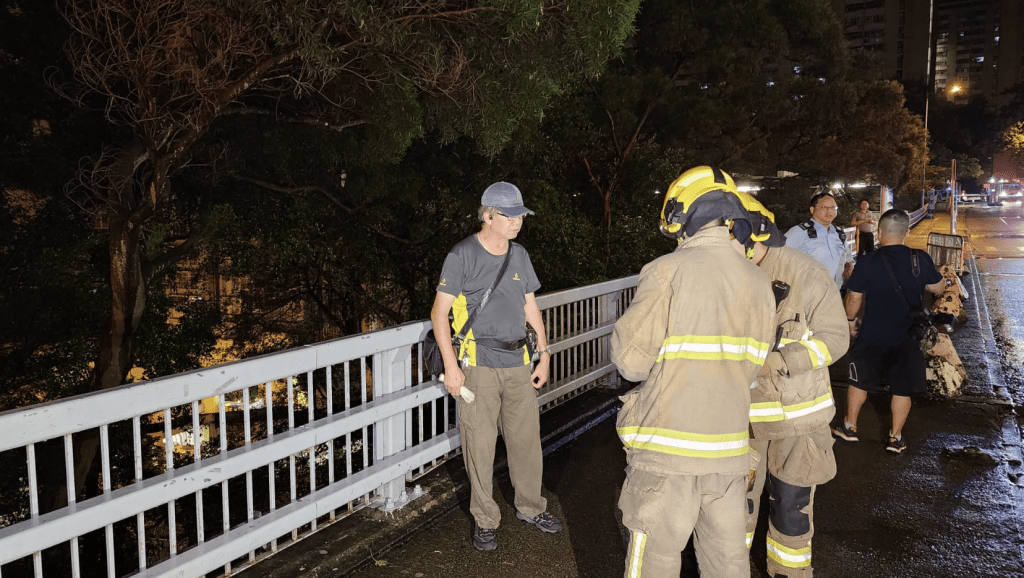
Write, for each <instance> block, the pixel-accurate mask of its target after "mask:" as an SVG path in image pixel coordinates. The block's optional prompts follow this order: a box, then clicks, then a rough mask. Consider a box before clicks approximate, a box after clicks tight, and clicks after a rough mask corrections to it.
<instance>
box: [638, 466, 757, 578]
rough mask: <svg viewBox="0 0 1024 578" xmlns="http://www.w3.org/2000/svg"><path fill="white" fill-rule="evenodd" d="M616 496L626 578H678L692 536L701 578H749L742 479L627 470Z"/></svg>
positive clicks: (744, 486) (743, 480)
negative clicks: (625, 542)
mask: <svg viewBox="0 0 1024 578" xmlns="http://www.w3.org/2000/svg"><path fill="white" fill-rule="evenodd" d="M626 472H627V473H626V482H625V484H623V486H622V495H621V496H620V497H619V509H620V510H622V524H623V525H624V526H626V528H627V529H628V530H629V532H630V540H629V547H628V548H627V550H626V572H625V576H626V578H679V571H680V566H681V565H682V558H681V552H682V551H683V548H685V547H686V542H687V540H689V538H690V534H693V545H694V548H695V549H696V551H697V562H698V563H699V564H700V573H701V576H703V577H704V578H749V576H750V560H749V555H748V553H747V548H746V546H745V543H744V538H743V528H744V516H743V500H744V496H745V493H746V477H745V476H741V475H724V474H705V475H701V476H665V475H661V474H655V473H652V472H647V471H643V470H635V469H633V468H627V469H626Z"/></svg>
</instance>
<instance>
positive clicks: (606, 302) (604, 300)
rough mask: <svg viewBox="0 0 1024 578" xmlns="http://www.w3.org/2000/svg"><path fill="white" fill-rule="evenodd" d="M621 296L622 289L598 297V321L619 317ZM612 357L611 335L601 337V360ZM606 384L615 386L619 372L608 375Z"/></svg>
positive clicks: (617, 384) (609, 359)
mask: <svg viewBox="0 0 1024 578" xmlns="http://www.w3.org/2000/svg"><path fill="white" fill-rule="evenodd" d="M621 298H622V291H616V292H614V293H605V294H604V295H601V296H600V297H598V315H599V316H600V318H599V322H600V323H601V324H602V325H604V324H605V323H615V321H616V320H618V318H619V299H621ZM611 358H612V336H611V335H606V336H604V337H602V338H601V360H600V361H601V362H602V363H603V362H605V361H611ZM607 379H608V386H609V387H612V388H617V387H618V386H619V372H618V371H614V372H612V373H611V374H609V375H608V378H607Z"/></svg>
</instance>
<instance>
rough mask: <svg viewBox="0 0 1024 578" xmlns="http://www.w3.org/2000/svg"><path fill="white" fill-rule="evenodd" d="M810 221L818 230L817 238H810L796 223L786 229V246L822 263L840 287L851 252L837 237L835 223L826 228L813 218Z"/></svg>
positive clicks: (850, 261) (851, 259) (851, 258)
mask: <svg viewBox="0 0 1024 578" xmlns="http://www.w3.org/2000/svg"><path fill="white" fill-rule="evenodd" d="M811 223H812V224H813V225H814V229H815V230H816V231H817V232H818V236H817V238H815V239H811V238H810V237H809V236H808V235H807V231H805V230H804V229H802V228H801V227H800V225H796V226H794V227H792V228H791V229H790V230H788V231H786V246H787V247H792V248H794V249H797V250H799V251H802V252H804V253H806V254H808V255H810V256H811V257H812V258H814V260H815V261H817V262H819V263H821V264H822V265H824V266H825V269H827V270H828V272H829V273H832V278H833V279H834V280H835V282H836V287H842V286H843V267H844V266H845V265H846V264H847V263H852V262H853V253H851V252H850V251H849V249H847V248H846V244H845V243H843V241H842V240H840V239H839V232H838V230H837V229H836V226H835V224H832V226H830V227H829V228H828V229H827V230H826V229H825V226H824V225H822V224H821V223H819V222H818V221H815V220H814V219H811Z"/></svg>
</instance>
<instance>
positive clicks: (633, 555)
mask: <svg viewBox="0 0 1024 578" xmlns="http://www.w3.org/2000/svg"><path fill="white" fill-rule="evenodd" d="M646 545H647V534H644V533H643V532H631V533H630V538H629V553H628V554H627V556H628V559H629V566H628V567H627V568H626V578H640V571H641V570H642V569H643V565H644V546H646Z"/></svg>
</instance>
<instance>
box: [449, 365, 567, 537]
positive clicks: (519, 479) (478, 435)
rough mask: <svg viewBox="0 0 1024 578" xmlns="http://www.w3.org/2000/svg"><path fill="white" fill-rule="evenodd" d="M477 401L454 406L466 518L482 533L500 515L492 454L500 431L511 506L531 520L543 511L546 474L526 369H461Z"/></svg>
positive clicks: (537, 414)
mask: <svg viewBox="0 0 1024 578" xmlns="http://www.w3.org/2000/svg"><path fill="white" fill-rule="evenodd" d="M463 371H464V372H465V374H466V382H465V384H464V385H463V386H462V387H467V388H469V389H470V390H471V391H472V392H473V393H474V394H475V395H476V399H474V400H473V402H472V403H466V402H465V401H463V400H462V399H461V398H460V399H459V402H458V411H459V433H461V434H462V457H463V461H464V462H465V464H466V472H467V473H468V474H469V485H470V491H471V494H470V500H469V512H470V513H471V514H472V515H473V519H474V520H476V524H477V525H478V526H479V527H481V528H497V527H498V524H499V523H500V522H501V511H500V510H499V509H498V504H497V503H496V502H495V501H494V484H493V482H494V450H495V446H496V445H497V439H498V430H499V428H500V429H501V434H502V437H503V438H504V440H505V449H506V450H507V452H508V470H509V475H510V477H511V479H512V487H513V488H514V489H515V493H516V497H515V506H516V509H517V510H519V511H520V512H522V514H523V515H524V516H526V517H529V518H532V517H534V516H536V515H538V514H540V513H542V512H544V511H545V510H546V509H547V505H548V504H547V500H546V499H544V497H543V496H541V495H540V488H541V475H542V474H543V471H544V464H543V455H542V454H541V447H540V408H538V407H537V393H536V390H535V389H533V386H532V385H531V384H530V374H531V373H532V369H531V368H530V366H529V365H524V366H522V367H512V368H507V369H505V368H491V367H475V366H470V367H466V368H464V369H463Z"/></svg>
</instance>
